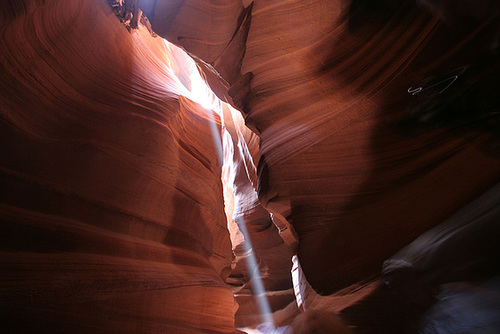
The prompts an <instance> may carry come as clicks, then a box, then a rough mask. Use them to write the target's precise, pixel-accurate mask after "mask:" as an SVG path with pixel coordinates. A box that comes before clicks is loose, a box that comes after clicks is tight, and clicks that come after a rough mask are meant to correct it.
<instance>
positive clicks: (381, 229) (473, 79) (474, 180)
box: [152, 0, 500, 294]
mask: <svg viewBox="0 0 500 334" xmlns="http://www.w3.org/2000/svg"><path fill="white" fill-rule="evenodd" d="M161 2H162V1H158V3H161ZM164 2H168V1H164ZM234 3H237V1H198V2H195V1H190V2H189V6H188V5H187V2H186V4H185V5H182V6H181V7H180V8H181V9H180V12H182V13H184V15H185V16H182V17H181V16H176V18H175V22H176V28H175V29H174V30H175V33H174V30H172V29H169V28H168V27H166V26H165V23H164V22H160V21H159V20H155V19H153V21H152V24H153V28H154V29H156V28H155V27H160V28H159V29H158V31H160V34H164V35H165V36H170V38H172V40H173V41H174V42H175V43H179V44H181V45H183V46H184V47H186V49H188V50H189V51H190V50H192V52H195V53H196V52H197V50H200V49H203V48H204V47H210V46H211V44H210V43H208V42H207V41H212V40H213V39H215V38H218V39H217V43H216V45H217V46H216V47H214V49H213V50H214V53H215V54H219V55H220V54H221V50H222V49H223V47H221V46H220V45H221V44H224V41H225V43H226V45H228V47H229V46H230V45H231V44H232V43H231V42H232V40H233V39H231V38H228V37H227V36H229V35H230V34H229V33H226V34H220V33H218V32H219V31H221V29H222V27H213V29H206V28H204V26H202V25H201V24H200V25H194V22H196V21H198V20H191V19H189V17H190V15H188V14H189V13H190V12H191V13H193V14H192V15H194V13H200V12H203V13H204V14H205V15H206V17H205V18H204V20H208V19H209V18H211V17H219V16H220V17H223V18H224V19H225V20H227V21H228V22H231V24H228V25H227V26H226V27H227V29H228V30H230V31H233V33H234V35H233V36H237V35H238V32H240V31H246V30H245V29H247V30H248V31H247V32H246V34H245V38H243V37H241V36H240V37H241V40H245V43H244V46H242V45H241V44H239V45H240V48H239V54H242V55H243V58H242V61H241V66H240V67H238V66H236V67H231V68H233V72H232V73H231V75H230V76H228V77H227V78H226V79H227V80H228V82H229V83H230V84H231V88H230V90H229V93H230V94H231V96H232V98H233V101H234V103H235V105H237V106H239V107H241V108H242V110H243V112H244V113H245V117H246V122H247V124H248V125H249V126H250V127H251V128H252V129H254V130H255V131H256V133H258V134H259V136H260V148H261V150H260V153H261V158H260V163H259V168H258V175H259V189H258V193H259V197H260V200H261V203H262V205H263V206H264V207H266V208H267V209H269V210H270V211H271V212H274V213H276V214H277V215H280V216H282V217H285V218H286V219H287V220H288V221H289V222H290V223H291V224H292V225H293V226H294V228H295V230H296V231H297V233H298V235H299V238H300V243H299V248H298V254H299V257H300V261H301V264H302V266H303V269H304V271H305V274H306V276H307V279H308V280H309V281H310V283H311V285H312V286H313V288H314V289H315V290H317V291H318V292H320V293H323V294H330V293H333V292H335V291H337V290H338V289H340V288H343V287H346V286H348V285H350V284H353V283H355V282H357V281H359V280H362V279H366V278H367V277H370V276H371V275H378V274H379V272H380V269H381V265H382V262H383V261H384V259H386V258H387V257H389V256H390V255H391V254H393V253H394V252H396V251H397V250H398V249H400V248H401V247H403V246H404V245H405V244H407V243H408V242H410V241H411V240H413V239H414V238H415V237H417V236H418V235H419V234H421V233H422V232H424V231H426V230H427V229H429V228H431V227H432V226H435V225H436V224H438V223H440V222H441V221H442V220H443V219H444V218H446V217H447V216H448V215H450V214H451V213H452V212H454V211H455V210H457V209H458V208H459V207H460V206H462V205H464V204H465V203H466V202H468V201H469V200H471V199H472V198H474V197H475V196H476V195H477V194H478V193H481V192H482V191H484V190H485V189H487V188H488V187H489V186H490V185H491V184H492V183H494V182H496V181H498V179H499V177H500V169H499V167H498V166H499V163H498V156H494V155H491V154H489V153H488V152H487V150H485V149H484V144H485V142H487V141H488V140H489V138H490V136H489V134H484V133H481V132H477V131H468V130H466V131H464V130H463V129H462V130H459V131H456V130H453V131H450V129H449V128H448V129H446V128H436V127H434V128H431V129H430V130H428V131H423V132H416V133H414V134H412V135H408V133H404V132H402V131H401V128H400V127H399V125H398V123H399V122H400V120H401V119H403V118H406V117H407V116H408V115H413V112H414V110H415V109H416V108H417V109H418V108H419V107H421V106H422V105H424V106H425V104H426V103H430V102H429V100H433V99H436V100H438V102H437V104H438V105H439V106H440V107H442V106H446V105H452V107H453V108H458V109H457V110H459V111H460V104H461V103H462V102H464V101H470V102H467V105H468V106H469V107H470V106H472V108H473V109H474V108H475V107H476V106H480V105H482V103H483V101H485V100H488V99H491V97H492V96H495V95H496V93H495V92H494V88H493V87H498V86H497V81H495V79H494V78H496V77H498V75H497V74H498V70H499V69H498V62H497V61H496V59H497V58H495V57H496V56H489V55H487V56H485V57H486V58H487V59H488V58H489V59H490V60H489V62H486V64H488V65H486V69H485V68H482V69H478V66H477V65H478V64H480V65H479V68H480V67H481V66H482V65H481V64H482V61H481V60H479V61H478V59H482V57H483V56H484V55H485V54H487V53H488V48H489V47H490V44H491V41H492V34H495V31H496V30H495V19H494V18H490V17H487V18H482V21H481V22H477V21H474V20H472V21H466V22H463V24H462V25H460V26H458V27H452V28H450V27H448V26H446V25H445V24H444V23H443V22H441V21H439V20H438V19H437V18H434V17H432V16H431V14H430V13H428V12H426V11H424V10H423V9H419V8H418V7H417V6H416V4H415V3H414V2H412V1H406V2H405V1H403V2H397V1H390V0H386V1H380V2H377V3H373V2H370V1H361V0H353V1H326V0H324V1H322V0H314V1H301V0H280V1H263V0H256V1H253V4H252V7H248V8H251V15H250V16H251V17H250V22H251V23H250V25H249V27H248V28H247V26H245V25H244V24H243V23H241V24H240V26H239V28H234V25H233V23H234V22H244V20H238V18H239V17H241V16H242V14H238V13H236V12H235V8H236V5H233V4H234ZM244 5H245V6H248V4H244ZM229 8H230V9H229ZM158 10H159V7H157V8H156V17H158ZM243 12H244V11H243V10H242V11H241V13H243ZM192 17H196V16H192ZM228 17H232V20H231V19H227V18H228ZM184 20H186V21H184ZM201 21H203V20H201ZM226 24H227V23H226ZM189 33H191V34H194V35H196V36H197V39H196V41H195V40H190V42H189V43H188V42H187V41H184V39H183V38H179V37H183V36H186V35H188V34H189ZM493 40H494V38H493ZM195 42H197V43H198V44H197V45H193V43H195ZM204 54H211V53H210V52H207V51H204ZM202 57H203V56H202ZM214 58H217V57H216V56H213V55H212V56H210V57H207V58H206V60H207V61H209V62H210V61H212V59H214ZM214 64H215V62H214ZM216 65H217V66H218V68H224V69H227V67H225V66H223V65H222V64H221V63H217V64H216ZM234 71H235V72H234ZM222 72H223V71H221V73H222ZM470 87H473V88H472V89H469V88H470ZM471 91H472V93H471ZM462 96H467V97H466V98H465V97H464V98H462ZM488 103H490V102H488ZM491 105H493V106H494V105H495V104H494V103H491V104H489V106H491ZM453 108H451V116H450V115H447V117H451V118H452V120H453V118H454V117H455V114H453V110H455V109H453ZM431 109H432V108H431ZM490 112H491V110H490ZM438 114H439V113H438ZM417 115H419V117H420V116H421V117H420V119H419V120H417V121H416V123H418V122H419V121H420V122H423V123H425V122H426V120H427V118H428V117H430V118H431V119H432V116H433V115H432V114H430V115H426V114H424V115H423V116H422V115H420V114H418V113H417ZM439 115H440V114H439ZM427 123H428V122H427ZM451 123H453V122H451ZM445 124H446V122H445ZM438 125H442V122H441V123H439V122H438Z"/></svg>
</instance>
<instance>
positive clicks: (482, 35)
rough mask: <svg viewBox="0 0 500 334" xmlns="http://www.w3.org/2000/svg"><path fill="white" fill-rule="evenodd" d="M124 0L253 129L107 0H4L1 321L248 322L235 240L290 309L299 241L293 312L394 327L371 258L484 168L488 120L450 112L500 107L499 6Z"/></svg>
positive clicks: (481, 112) (79, 324) (479, 178)
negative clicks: (303, 280)
mask: <svg viewBox="0 0 500 334" xmlns="http://www.w3.org/2000/svg"><path fill="white" fill-rule="evenodd" d="M484 1H485V3H490V0H484ZM119 2H122V1H119ZM136 2H137V4H138V5H139V7H140V8H141V9H142V10H143V11H144V12H145V13H146V15H147V17H148V18H149V20H150V22H151V24H152V27H153V29H154V31H155V32H156V33H158V34H159V35H161V36H164V37H166V38H168V39H169V40H170V41H171V42H173V43H176V44H178V45H181V46H182V47H184V48H185V49H186V50H187V51H188V52H190V53H191V54H192V55H193V57H195V59H196V61H197V64H198V66H199V67H200V68H202V69H203V71H204V75H205V77H206V80H207V81H209V82H210V84H211V85H212V88H213V89H214V91H215V92H216V94H217V95H218V96H219V97H220V98H221V99H222V100H224V101H226V102H230V103H232V104H233V105H234V106H237V107H239V108H241V109H242V111H243V113H244V116H245V122H246V124H247V125H248V126H249V127H250V128H251V129H252V130H253V131H254V133H251V132H250V131H249V130H248V129H245V128H244V127H243V126H242V124H241V120H238V119H237V117H236V116H235V115H231V113H228V110H229V109H228V108H227V106H225V107H221V108H222V109H219V110H218V112H212V111H211V110H209V109H210V108H212V106H210V107H208V108H207V107H203V106H202V105H200V104H199V103H197V102H196V101H194V100H196V97H195V96H194V95H193V93H192V92H191V91H193V90H195V86H196V85H197V82H195V81H193V80H192V75H194V73H197V70H196V69H195V68H194V67H193V66H194V65H193V64H192V63H190V62H189V61H188V59H187V58H186V57H185V55H184V53H183V52H181V51H180V50H179V49H176V48H174V47H171V46H169V45H168V44H165V43H164V42H163V41H162V40H161V39H155V38H152V37H151V36H150V35H149V33H148V32H147V31H146V29H145V28H144V27H140V29H139V30H134V29H129V31H127V29H125V27H124V26H123V25H122V24H120V22H119V20H118V19H117V18H116V17H115V16H114V15H113V12H112V10H111V9H110V7H109V6H108V4H107V3H106V1H105V0H92V1H83V2H82V1H76V0H66V1H62V0H60V1H55V0H54V1H43V0H9V1H6V2H3V3H2V4H0V34H1V36H2V38H1V42H0V43H1V50H2V53H1V54H0V74H1V78H2V80H1V81H0V111H1V114H0V115H1V119H0V137H1V139H0V142H1V143H2V144H1V147H2V154H1V155H0V175H1V176H0V180H1V189H2V191H1V192H0V196H1V202H0V203H1V205H0V212H1V213H0V217H1V220H2V226H1V232H0V239H1V241H2V243H1V244H2V246H1V247H2V249H1V252H2V256H1V257H0V268H1V270H2V272H5V273H6V274H5V275H3V276H2V279H3V280H2V283H1V284H0V296H1V298H0V311H1V313H2V316H3V317H4V319H6V320H5V321H3V323H5V324H6V325H5V326H3V328H5V329H11V328H12V331H13V332H23V331H28V332H34V331H38V332H39V331H47V332H75V331H76V332H88V333H95V332H118V333H127V332H130V333H135V332H169V333H170V332H175V333H184V332H185V333H188V332H189V333H191V332H200V333H210V332H218V333H230V332H234V322H235V319H236V324H237V325H238V326H240V325H241V326H243V325H256V324H257V323H258V322H260V321H261V319H260V317H259V314H258V313H259V312H260V311H259V310H258V307H257V305H256V303H255V301H254V299H253V297H254V296H253V295H252V294H255V293H257V294H258V292H255V291H252V283H253V282H254V281H255V277H256V276H254V275H253V271H254V269H247V267H246V266H245V261H247V259H248V258H249V243H248V240H251V242H252V246H253V247H252V248H253V251H254V253H255V256H256V259H257V263H258V266H257V267H258V268H259V270H260V271H261V274H262V276H263V283H264V286H265V287H266V288H267V289H268V292H267V293H266V295H267V296H268V299H269V301H270V304H271V309H272V311H273V312H274V316H275V321H276V323H277V324H282V323H289V322H290V321H291V319H292V317H293V316H294V315H296V314H297V313H298V310H297V307H296V305H295V304H294V303H293V302H292V292H291V289H290V287H291V282H290V275H289V269H290V266H291V263H290V260H289V257H290V255H291V254H292V251H291V249H292V250H293V249H294V248H295V247H296V246H297V244H296V242H297V239H296V236H298V241H299V243H298V255H299V258H300V262H301V265H302V268H303V269H304V273H305V275H306V277H307V279H308V280H309V282H310V283H311V286H312V289H311V288H309V287H308V288H307V289H306V291H305V295H304V296H305V298H306V299H307V303H306V305H308V306H307V307H309V308H310V309H318V308H323V309H328V310H329V311H334V312H337V313H338V312H341V313H342V316H343V317H344V319H346V320H347V321H348V322H349V324H350V325H351V326H352V327H358V328H359V329H360V330H361V331H363V332H370V330H371V332H376V331H379V332H380V330H383V331H385V332H390V331H391V330H392V331H393V332H401V331H402V329H403V328H404V326H403V327H397V326H392V324H393V323H392V322H393V321H394V320H391V319H390V318H396V319H399V320H400V319H403V320H400V321H401V322H403V321H407V320H408V319H409V318H407V316H408V314H405V311H402V310H400V307H399V306H400V304H401V303H400V302H401V300H398V298H400V297H399V296H393V295H391V292H390V291H387V289H384V285H381V284H380V282H379V281H376V279H377V278H378V277H379V275H380V270H381V267H382V263H383V261H384V260H386V259H387V258H388V257H390V256H391V255H393V254H394V253H395V252H396V251H397V250H399V249H400V248H402V247H403V246H405V245H407V244H408V243H409V242H411V241H412V240H413V239H415V238H416V237H417V236H419V235H420V234H422V233H423V232H425V231H427V230H429V229H430V228H432V227H434V226H436V225H437V224H439V223H440V222H442V221H443V220H444V219H445V218H447V217H448V216H449V215H450V214H452V213H453V212H455V211H456V210H457V209H458V208H460V207H461V206H462V205H464V204H465V203H467V202H469V201H470V200H471V199H473V198H474V197H476V196H477V195H478V194H480V193H481V192H483V191H484V190H486V189H487V188H489V186H490V185H491V184H493V183H494V182H497V181H498V180H499V179H500V163H499V158H498V156H495V155H492V154H489V152H487V151H486V150H485V149H484V148H485V146H486V145H485V144H486V143H487V142H488V140H490V139H491V138H490V135H489V134H488V133H485V132H483V131H477V128H474V129H473V130H471V129H464V127H462V128H459V129H460V130H459V131H457V130H456V128H455V127H453V126H455V125H460V126H463V125H464V124H467V123H470V121H471V120H472V121H477V120H478V119H481V120H482V119H483V118H485V117H490V116H491V114H492V113H493V112H494V111H496V110H498V109H497V108H498V103H497V102H498V101H497V100H498V99H497V100H495V98H492V96H493V97H494V96H496V95H498V94H497V92H496V90H497V87H498V80H497V79H496V77H498V71H499V62H498V56H496V55H495V54H493V53H490V50H491V49H495V48H498V36H499V35H498V31H500V30H499V29H498V23H497V20H498V11H497V9H498V8H497V7H494V10H492V11H486V12H485V11H478V12H477V13H475V12H474V13H473V15H472V19H470V18H469V19H467V20H464V21H463V24H461V25H460V26H459V27H457V26H455V27H453V28H450V27H449V26H447V25H445V24H444V23H443V22H441V21H440V20H439V19H438V18H436V17H433V16H431V13H430V12H427V11H425V10H423V9H419V8H418V7H417V6H416V5H415V3H414V2H413V1H393V0H384V1H377V2H373V1H364V0H351V1H331V0H314V1H303V0H278V1H261V0H256V1H253V2H251V1H246V0H245V1H243V0H241V1H239V0H226V1H225V0H158V1H148V0H138V1H129V2H127V3H126V6H127V8H129V9H130V10H132V9H134V11H135V16H132V17H130V16H127V15H125V16H124V17H123V18H124V19H125V20H126V19H130V18H131V19H132V20H131V21H130V23H129V25H130V26H132V28H133V27H134V26H135V24H136V22H137V21H139V13H140V11H139V10H138V9H137V7H135V6H134V5H135V3H136ZM418 2H419V3H425V4H426V6H427V8H430V9H431V10H432V11H433V12H434V14H435V15H437V16H438V17H441V18H447V17H448V16H449V15H450V14H451V17H454V18H456V17H459V18H460V22H461V23H462V19H463V15H462V14H463V13H462V12H460V11H457V12H453V11H450V9H449V6H448V4H449V3H451V2H449V1H437V0H436V1H423V0H422V1H418ZM464 3H469V1H465V0H464ZM460 8H466V7H460ZM443 13H444V14H446V15H444V14H443ZM485 13H486V14H485ZM125 14H127V13H125ZM479 19H480V20H481V22H479V21H478V20H479ZM144 20H145V19H143V20H142V21H143V22H144ZM129 28H130V27H129ZM210 98H213V96H212V97H210ZM198 102H200V103H207V102H208V104H209V105H210V104H213V103H214V101H213V100H212V101H198ZM476 107H477V108H476ZM471 109H472V110H473V112H472V115H471V114H470V113H469V111H470V110H471ZM476 109H477V110H476ZM464 110H465V112H463V111H464ZM457 112H458V113H457ZM455 114H460V115H459V116H460V117H455ZM233 116H235V117H233ZM402 119H403V120H405V121H406V123H403V125H406V126H407V128H411V129H413V130H419V129H420V127H427V130H426V131H415V132H414V133H412V134H411V135H408V134H407V133H402V132H401V131H400V128H399V127H398V123H400V121H401V120H402ZM491 123H494V122H490V123H487V125H488V126H490V125H492V124H491ZM480 124H484V122H480ZM408 125H410V126H408ZM429 125H431V127H430V129H429ZM432 125H434V126H432ZM443 125H447V126H448V127H443ZM493 126H494V124H493ZM481 130H483V129H481ZM224 131H227V133H226V134H224V135H223V137H225V139H227V140H226V142H225V144H226V145H227V148H228V149H229V148H230V147H231V146H232V147H233V151H234V152H235V153H236V154H234V155H232V156H228V155H227V154H228V153H229V151H228V150H226V152H225V154H226V158H225V161H226V162H230V161H232V163H231V166H230V167H229V166H226V169H225V171H224V173H221V167H222V166H221V165H222V160H223V159H222V153H221V145H222V140H221V138H220V137H221V133H225V132H224ZM231 173H232V174H231ZM221 174H224V176H225V178H226V181H229V182H228V183H227V184H226V185H225V187H226V190H227V189H230V188H232V190H233V191H234V193H233V194H228V193H226V196H225V197H226V199H227V201H226V202H227V205H226V212H227V213H228V214H229V216H230V217H233V218H234V221H232V219H229V227H230V229H231V232H232V241H233V245H232V248H231V244H230V238H229V233H228V230H227V226H226V217H225V215H224V207H223V202H224V201H223V188H224V185H223V184H222V182H221ZM233 179H234V183H233ZM233 196H234V197H233ZM257 198H258V199H259V201H257ZM230 203H232V205H231V204H230ZM233 206H234V207H233ZM270 212H271V213H272V215H271V214H270ZM273 222H274V224H273ZM243 224H245V225H246V226H247V229H248V230H249V234H248V235H249V236H247V237H246V240H244V239H245V237H243V236H242V234H241V231H240V230H239V229H242V226H244V225H243ZM238 226H239V227H238ZM292 226H293V228H292ZM295 232H296V234H295ZM280 236H281V238H280ZM231 250H233V252H234V259H233V254H232V253H231ZM437 253H439V252H437ZM373 280H375V281H373ZM367 282H368V283H367ZM228 283H229V284H230V285H232V288H233V289H231V288H230V287H229V285H228ZM313 289H314V290H315V291H313ZM233 292H235V295H236V300H237V301H238V302H239V304H240V308H239V310H238V311H237V313H236V318H235V317H234V314H235V311H236V307H235V302H234V297H233ZM316 292H319V293H322V294H333V295H331V296H328V297H322V296H319V295H318V294H317V293H316ZM280 309H282V310H280ZM410 311H411V310H410ZM395 315H396V316H395ZM2 320H3V319H2ZM399 320H398V321H399ZM391 321H392V322H391ZM9 327H11V328H9Z"/></svg>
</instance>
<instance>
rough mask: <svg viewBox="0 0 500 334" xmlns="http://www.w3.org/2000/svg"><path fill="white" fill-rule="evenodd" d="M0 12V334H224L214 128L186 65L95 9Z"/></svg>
mask: <svg viewBox="0 0 500 334" xmlns="http://www.w3.org/2000/svg"><path fill="white" fill-rule="evenodd" d="M1 9H2V10H1V13H2V16H1V18H2V29H1V35H2V38H1V49H2V53H1V55H0V73H1V75H0V76H1V78H2V80H1V82H0V92H1V97H0V105H1V107H0V108H1V122H0V137H1V139H0V141H1V143H2V144H1V147H2V154H1V155H0V166H1V169H0V175H1V176H0V180H1V186H0V188H1V191H0V194H1V206H0V217H1V220H2V222H1V232H0V238H1V256H0V268H1V269H0V270H1V272H2V275H1V276H2V279H1V281H2V282H1V284H0V296H1V297H0V313H1V314H2V321H1V324H0V326H1V327H2V332H12V333H22V332H44V333H68V332H78V333H110V332H114V333H138V332H144V333H166V332H168V333H193V332H199V333H215V332H217V333H233V332H234V311H235V304H234V298H233V294H232V290H231V289H230V288H229V286H227V285H226V284H225V282H224V280H225V279H226V278H227V276H228V275H229V272H230V265H231V261H232V254H231V244H230V239H229V233H228V231H227V227H226V218H225V214H224V208H223V197H222V196H223V193H222V183H221V178H220V177H221V157H220V156H218V148H220V145H221V141H220V120H219V117H218V116H217V115H215V114H214V113H213V112H212V111H211V110H209V109H205V108H203V107H202V106H201V105H199V104H198V103H196V102H193V101H192V100H190V99H194V98H195V97H194V96H193V94H192V93H191V92H190V89H191V86H194V85H195V84H196V83H195V82H191V79H190V76H191V74H192V73H193V71H197V70H196V69H195V68H194V67H193V65H189V63H188V59H189V58H187V57H186V56H185V55H184V54H183V53H182V52H180V50H178V49H177V48H175V47H172V46H169V45H168V44H165V43H164V42H163V40H161V39H159V38H156V39H154V38H152V37H151V36H150V35H149V33H148V32H147V31H146V30H145V29H141V30H138V31H133V32H132V33H129V32H128V31H127V29H126V28H125V27H124V26H123V25H122V24H120V22H119V20H118V19H117V18H116V17H115V16H114V15H113V12H112V10H111V8H110V7H109V6H108V4H107V3H106V2H105V1H101V0H96V1H73V0H71V1H66V0H65V1H47V2H43V1H42V2H40V1H29V0H27V1H8V2H7V3H6V4H3V5H2V7H1ZM214 131H215V132H214ZM217 133H219V134H218V137H217ZM214 134H215V137H214Z"/></svg>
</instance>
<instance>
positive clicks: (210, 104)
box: [165, 40, 281, 334]
mask: <svg viewBox="0 0 500 334" xmlns="http://www.w3.org/2000/svg"><path fill="white" fill-rule="evenodd" d="M165 46H166V47H167V48H168V49H170V50H172V48H176V47H175V46H173V45H172V44H171V43H169V42H168V41H166V40H165ZM177 51H178V50H175V52H177ZM176 58H177V57H176ZM176 61H179V59H176ZM178 65H182V68H178V69H177V70H178V71H179V73H176V74H177V75H178V76H179V77H178V79H179V81H180V82H181V83H182V85H183V86H184V87H185V88H186V92H185V95H186V97H187V98H189V99H191V100H193V101H195V102H197V103H198V104H200V106H202V107H203V108H204V109H205V110H206V111H207V115H208V118H209V124H210V129H211V132H212V137H213V140H214V143H215V148H216V150H217V156H218V158H219V162H220V163H221V165H222V163H225V164H227V163H229V164H232V163H233V161H232V157H231V159H228V160H230V161H223V157H224V154H223V153H224V152H223V146H224V147H227V148H230V149H232V150H233V151H234V147H233V142H232V139H231V136H230V135H226V132H227V130H226V128H225V126H224V117H223V112H222V104H223V103H225V102H222V101H221V100H219V98H218V97H217V96H216V95H215V94H214V93H213V92H212V90H211V89H210V87H209V86H208V84H207V82H206V81H205V80H204V79H203V77H202V75H201V73H200V71H199V69H198V67H197V65H196V63H195V61H194V60H193V59H192V58H190V57H189V56H188V55H187V54H186V59H183V60H182V64H178ZM181 71H182V73H180V72H181ZM176 72H177V71H176ZM182 76H183V77H182ZM181 77H182V78H181ZM186 77H187V78H188V80H186ZM228 107H229V108H231V109H233V108H232V107H231V106H229V105H228ZM214 112H215V113H217V114H218V115H219V117H220V119H221V123H222V131H224V132H225V134H224V136H221V130H220V129H219V127H218V126H217V122H216V120H215V115H214ZM227 134H228V133H227ZM243 144H244V143H238V145H243ZM234 168H235V167H234V166H231V170H232V172H231V176H230V177H229V180H228V181H229V182H230V183H231V182H232V183H234V173H233V171H234ZM223 182H224V181H223ZM230 188H231V189H232V186H231V187H230ZM255 196H257V194H255ZM238 226H239V229H240V231H241V233H242V234H243V236H244V239H245V242H244V246H245V249H244V251H245V253H247V254H248V257H247V265H248V271H249V272H250V273H251V282H252V288H253V294H254V298H255V300H256V304H257V306H258V308H259V312H260V315H261V319H262V324H260V325H259V326H257V328H256V329H253V330H251V329H245V331H247V333H256V334H258V333H281V331H279V330H277V329H276V327H275V325H274V319H273V316H272V312H271V307H270V305H269V301H268V298H267V295H266V290H265V288H264V284H263V282H262V277H261V274H260V270H259V267H258V263H257V259H256V256H255V253H254V251H253V248H252V243H251V240H250V235H249V233H248V229H247V226H246V223H245V222H244V221H243V220H239V221H238Z"/></svg>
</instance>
